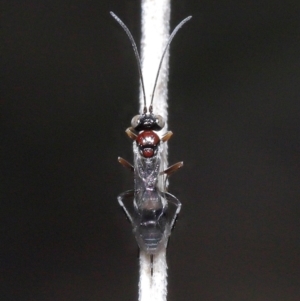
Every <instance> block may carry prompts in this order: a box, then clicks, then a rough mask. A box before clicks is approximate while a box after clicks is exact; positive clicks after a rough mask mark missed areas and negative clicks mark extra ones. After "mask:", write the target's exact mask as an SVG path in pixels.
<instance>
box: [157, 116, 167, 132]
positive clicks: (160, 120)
mask: <svg viewBox="0 0 300 301" xmlns="http://www.w3.org/2000/svg"><path fill="white" fill-rule="evenodd" d="M155 117H156V124H157V125H158V126H159V127H160V128H161V129H162V128H163V127H164V126H165V120H164V119H163V117H162V116H160V115H155Z"/></svg>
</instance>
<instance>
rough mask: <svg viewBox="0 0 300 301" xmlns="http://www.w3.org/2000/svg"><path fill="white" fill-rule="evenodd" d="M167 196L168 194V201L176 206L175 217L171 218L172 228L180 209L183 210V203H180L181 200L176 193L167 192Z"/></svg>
mask: <svg viewBox="0 0 300 301" xmlns="http://www.w3.org/2000/svg"><path fill="white" fill-rule="evenodd" d="M165 196H166V199H167V201H168V203H171V204H173V205H174V206H175V207H176V210H175V213H174V214H173V217H172V218H171V220H170V229H172V228H173V226H174V223H175V220H176V217H177V215H178V213H179V212H180V210H181V203H180V201H179V200H178V199H177V198H176V197H175V196H174V195H172V194H171V193H168V192H165Z"/></svg>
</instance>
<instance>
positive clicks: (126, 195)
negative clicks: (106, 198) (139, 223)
mask: <svg viewBox="0 0 300 301" xmlns="http://www.w3.org/2000/svg"><path fill="white" fill-rule="evenodd" d="M133 199H134V190H127V191H125V192H123V193H121V194H119V195H118V202H119V204H120V206H121V207H122V208H123V210H124V212H125V213H126V216H127V217H128V219H129V221H130V222H131V223H132V224H134V222H133V213H134V211H133V210H134V208H133ZM127 203H128V204H127ZM130 211H131V212H130Z"/></svg>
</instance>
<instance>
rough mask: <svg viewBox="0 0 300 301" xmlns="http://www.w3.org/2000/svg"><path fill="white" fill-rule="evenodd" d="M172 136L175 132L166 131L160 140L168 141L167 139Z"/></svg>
mask: <svg viewBox="0 0 300 301" xmlns="http://www.w3.org/2000/svg"><path fill="white" fill-rule="evenodd" d="M172 136H173V132H171V131H168V132H166V133H165V134H164V135H163V136H162V137H161V138H160V140H161V141H162V142H166V141H168V140H169V139H170V138H171V137H172Z"/></svg>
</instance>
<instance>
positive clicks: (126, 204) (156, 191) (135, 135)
mask: <svg viewBox="0 0 300 301" xmlns="http://www.w3.org/2000/svg"><path fill="white" fill-rule="evenodd" d="M110 14H111V15H112V17H113V18H114V19H115V20H116V21H117V22H118V23H119V24H120V25H121V27H122V28H123V29H124V31H125V32H126V34H127V35H128V37H129V39H130V42H131V45H132V47H133V50H134V53H135V57H136V61H137V65H138V70H139V74H140V81H141V86H142V91H143V96H144V109H143V112H142V114H139V115H136V116H134V117H133V118H132V120H131V127H129V128H128V129H127V130H126V131H125V132H126V134H127V135H128V136H129V137H130V138H131V139H132V140H133V141H134V143H133V152H134V163H133V165H132V164H130V163H129V162H128V161H126V160H125V159H123V158H121V157H119V158H118V161H119V162H120V163H121V164H122V165H123V166H124V167H126V168H128V169H129V170H131V171H132V172H133V173H134V189H133V190H128V191H125V192H123V193H121V194H120V195H119V196H118V202H119V204H120V206H122V208H123V210H124V212H125V213H126V216H127V217H128V219H129V221H130V222H131V224H132V227H133V232H134V235H135V238H136V241H137V243H138V245H139V248H140V249H141V250H142V251H144V252H146V253H147V254H149V255H152V256H153V255H155V254H157V253H158V252H159V251H160V250H162V249H164V248H166V247H167V243H168V239H169V236H170V234H171V230H172V228H173V226H174V223H175V221H176V217H177V215H178V213H179V212H180V209H181V203H180V201H179V200H178V199H177V198H176V197H175V196H174V195H172V194H170V193H169V192H167V178H168V177H169V176H170V175H171V174H172V173H173V172H175V171H177V170H178V169H179V168H181V167H182V166H183V162H178V163H176V164H174V165H172V166H170V167H169V168H167V169H165V170H163V166H164V164H163V163H164V158H163V143H165V142H167V141H168V140H169V139H170V138H171V136H172V135H173V133H172V132H171V131H167V132H166V133H165V134H163V135H159V133H158V132H159V131H161V130H162V129H163V128H164V125H165V121H164V119H163V117H162V116H160V115H157V114H154V112H153V98H154V92H155V88H156V85H157V80H158V76H159V72H160V68H161V65H162V62H163V59H164V56H165V54H166V51H167V49H168V47H169V45H170V43H171V41H172V39H173V38H174V36H175V34H176V33H177V31H178V30H179V29H180V28H181V27H182V26H183V24H184V23H186V22H187V21H189V20H190V19H191V16H189V17H187V18H185V19H184V20H182V21H181V22H180V23H179V24H178V25H177V26H176V27H175V29H174V30H173V32H172V33H171V35H170V37H169V40H168V42H167V44H166V47H165V49H164V52H163V54H162V57H161V60H160V63H159V66H158V71H157V75H156V80H155V83H154V88H153V93H152V99H151V103H150V106H149V108H147V106H146V94H145V87H144V81H143V75H142V71H141V60H140V56H139V53H138V50H137V46H136V43H135V41H134V39H133V37H132V34H131V33H130V31H129V29H128V28H127V27H126V25H125V24H124V23H123V22H122V21H121V20H120V18H119V17H117V16H116V15H115V14H114V13H113V12H110ZM160 183H163V185H160Z"/></svg>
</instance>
